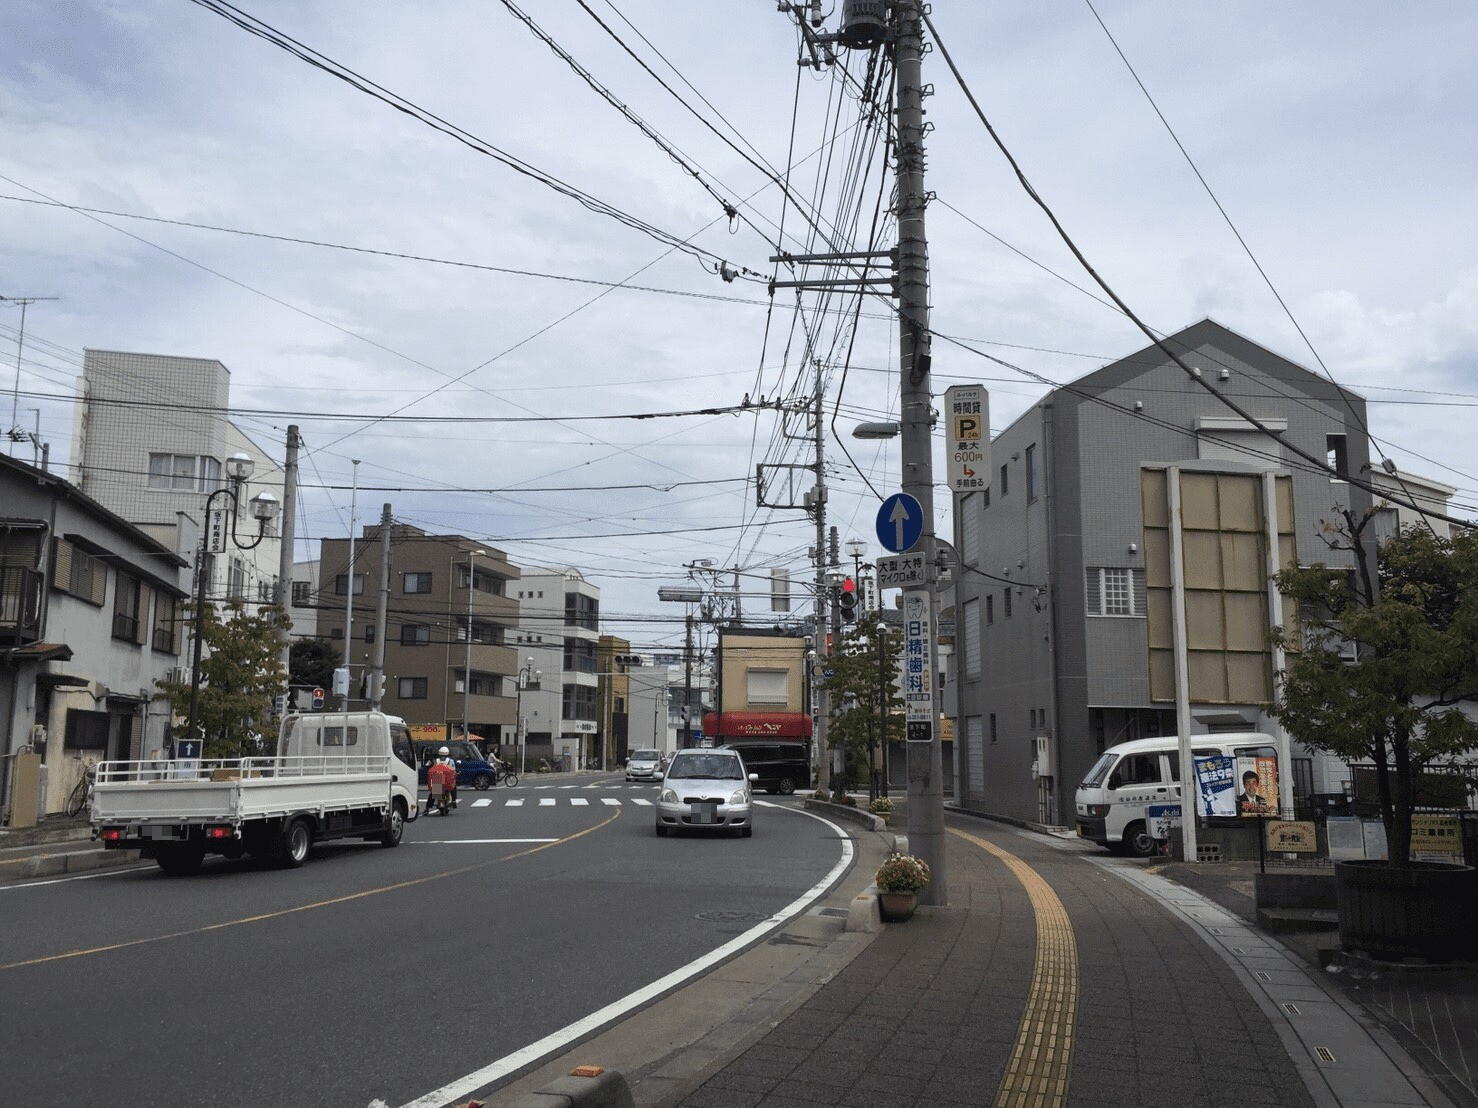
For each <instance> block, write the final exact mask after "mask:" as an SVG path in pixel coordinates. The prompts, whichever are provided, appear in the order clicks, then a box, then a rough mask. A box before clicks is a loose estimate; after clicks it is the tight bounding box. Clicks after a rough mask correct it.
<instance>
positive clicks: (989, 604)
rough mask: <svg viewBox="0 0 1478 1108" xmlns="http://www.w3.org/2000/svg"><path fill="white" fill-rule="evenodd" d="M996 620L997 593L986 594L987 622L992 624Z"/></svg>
mask: <svg viewBox="0 0 1478 1108" xmlns="http://www.w3.org/2000/svg"><path fill="white" fill-rule="evenodd" d="M995 621H996V596H995V593H986V594H985V622H986V623H988V624H990V623H994V622H995Z"/></svg>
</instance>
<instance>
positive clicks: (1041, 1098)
mask: <svg viewBox="0 0 1478 1108" xmlns="http://www.w3.org/2000/svg"><path fill="white" fill-rule="evenodd" d="M950 833H951V834H954V835H958V836H959V837H960V838H962V839H964V840H966V841H967V842H971V843H973V844H975V845H976V846H978V847H980V849H981V850H984V851H986V852H987V853H988V854H991V855H993V856H994V857H996V858H999V859H1000V860H1001V862H1002V863H1004V864H1005V866H1006V868H1007V869H1009V870H1010V871H1011V873H1012V874H1013V875H1014V876H1015V878H1016V879H1017V880H1018V881H1020V882H1021V886H1022V888H1024V889H1025V890H1026V895H1027V898H1028V899H1029V900H1030V901H1031V905H1032V913H1033V914H1034V915H1035V917H1036V921H1037V954H1036V960H1035V962H1034V964H1033V966H1032V983H1031V989H1030V990H1029V992H1028V993H1027V998H1026V1007H1025V1009H1024V1010H1023V1011H1022V1013H1021V1023H1020V1025H1019V1026H1018V1027H1017V1029H1016V1045H1015V1047H1014V1048H1013V1049H1012V1051H1011V1060H1010V1062H1008V1063H1007V1065H1006V1073H1005V1075H1004V1076H1003V1077H1002V1078H1001V1085H1000V1088H998V1089H997V1090H996V1099H995V1108H1060V1106H1062V1105H1064V1104H1066V1103H1067V1084H1068V1075H1069V1073H1070V1072H1071V1069H1072V1062H1073V1027H1074V1024H1075V1023H1076V1021H1077V1016H1078V943H1077V939H1076V938H1075V937H1074V935H1073V925H1072V921H1070V920H1069V919H1068V918H1067V909H1066V908H1064V907H1063V905H1062V901H1061V900H1059V899H1058V897H1057V894H1056V893H1055V892H1053V891H1052V886H1050V885H1048V884H1047V882H1046V881H1044V880H1043V879H1042V876H1041V874H1039V873H1037V871H1036V870H1034V869H1032V868H1031V866H1029V865H1027V864H1026V863H1025V862H1023V861H1022V860H1021V859H1020V858H1018V857H1017V856H1016V855H1014V854H1012V853H1011V852H1010V851H1008V850H1002V849H1001V848H1000V847H998V846H996V845H995V844H994V843H989V842H986V841H985V840H984V839H981V838H977V837H976V836H974V835H970V834H967V833H966V832H964V831H956V830H954V829H953V828H951V829H950Z"/></svg>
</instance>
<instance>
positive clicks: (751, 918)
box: [694, 912, 770, 923]
mask: <svg viewBox="0 0 1478 1108" xmlns="http://www.w3.org/2000/svg"><path fill="white" fill-rule="evenodd" d="M769 918H770V917H769V916H765V915H761V914H760V913H759V912H699V913H698V914H697V915H696V916H695V917H694V919H701V920H707V921H708V922H709V923H759V922H760V920H766V919H769Z"/></svg>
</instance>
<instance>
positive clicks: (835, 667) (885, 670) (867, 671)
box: [826, 612, 904, 765]
mask: <svg viewBox="0 0 1478 1108" xmlns="http://www.w3.org/2000/svg"><path fill="white" fill-rule="evenodd" d="M879 634H881V635H883V636H884V640H883V642H882V644H881V647H880V644H879V642H878V637H877V636H878V635H879ZM902 643H903V637H902V635H900V634H899V633H898V632H897V631H894V630H892V629H891V628H889V627H888V626H887V624H886V623H884V622H883V620H882V618H881V616H880V615H879V614H878V613H876V612H874V613H872V614H870V615H868V616H865V617H864V618H863V620H862V622H861V623H859V624H858V625H857V626H856V627H854V628H853V629H852V630H850V631H848V632H847V633H846V634H844V635H843V636H842V641H841V644H840V649H839V650H838V651H837V652H836V653H835V654H833V655H832V656H831V657H830V658H828V659H827V663H826V664H827V667H828V668H829V669H830V670H831V676H830V677H828V678H827V679H826V690H827V692H828V693H830V694H831V705H832V715H831V719H830V721H829V722H828V723H827V726H826V736H827V742H828V744H829V745H830V746H831V747H832V748H836V747H842V748H844V749H845V750H846V752H847V758H848V760H849V761H852V762H862V763H864V764H867V765H871V759H870V757H869V755H870V752H871V751H872V750H874V749H877V750H884V751H885V750H886V749H887V744H888V743H893V742H902V741H903V737H904V719H903V714H902V711H901V709H902V708H903V698H902V697H900V696H899V695H898V686H897V681H896V679H897V676H898V662H897V659H898V651H899V648H900V647H901V646H902ZM880 652H881V661H880V658H879V654H880Z"/></svg>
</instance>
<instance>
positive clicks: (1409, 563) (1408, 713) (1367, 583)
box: [1275, 509, 1478, 868]
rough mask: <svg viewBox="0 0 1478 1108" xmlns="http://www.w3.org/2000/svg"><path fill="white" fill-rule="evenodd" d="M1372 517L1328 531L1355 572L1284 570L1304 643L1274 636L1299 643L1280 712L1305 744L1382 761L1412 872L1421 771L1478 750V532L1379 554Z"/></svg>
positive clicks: (1400, 542)
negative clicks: (1475, 712) (1371, 535)
mask: <svg viewBox="0 0 1478 1108" xmlns="http://www.w3.org/2000/svg"><path fill="white" fill-rule="evenodd" d="M1372 518H1373V516H1372V515H1371V514H1366V515H1364V516H1361V517H1357V516H1356V515H1355V514H1354V513H1353V512H1351V511H1349V510H1348V509H1347V510H1345V511H1344V512H1343V519H1342V521H1341V522H1340V524H1338V525H1337V526H1333V527H1331V528H1330V530H1329V532H1328V537H1327V538H1326V541H1327V542H1328V544H1329V546H1330V547H1331V549H1334V550H1343V551H1347V552H1348V553H1350V554H1351V555H1352V556H1353V561H1354V566H1353V568H1348V567H1345V568H1335V567H1331V566H1326V565H1322V564H1321V565H1311V566H1301V567H1297V568H1291V569H1287V570H1284V571H1283V572H1282V573H1281V574H1279V575H1278V587H1279V589H1281V590H1282V592H1283V593H1284V594H1285V595H1287V596H1289V597H1290V598H1292V599H1293V600H1294V601H1295V602H1296V603H1297V604H1298V605H1299V614H1300V621H1301V623H1302V628H1303V641H1302V642H1289V641H1287V637H1286V635H1282V634H1278V635H1275V637H1276V638H1278V639H1280V640H1281V641H1283V644H1284V645H1285V646H1287V647H1288V648H1289V650H1290V653H1289V655H1288V658H1289V662H1288V666H1287V672H1286V674H1285V675H1284V679H1283V689H1282V703H1281V704H1280V705H1279V706H1278V708H1277V714H1278V716H1279V718H1280V719H1281V720H1282V721H1283V725H1284V726H1285V727H1286V728H1287V729H1288V731H1289V733H1290V734H1291V735H1293V736H1294V737H1295V738H1297V739H1298V740H1299V741H1301V742H1302V743H1304V744H1305V745H1306V746H1309V747H1311V748H1313V749H1315V750H1322V751H1325V752H1327V753H1331V754H1334V755H1337V756H1338V757H1340V758H1343V759H1344V760H1346V761H1351V762H1354V761H1368V762H1371V763H1373V764H1374V766H1375V779H1376V786H1377V793H1378V797H1379V803H1380V812H1381V821H1382V822H1383V823H1384V824H1385V828H1386V842H1387V844H1388V846H1389V853H1390V860H1391V864H1392V865H1393V866H1396V867H1401V868H1406V867H1408V866H1409V865H1410V863H1411V817H1412V809H1413V808H1414V807H1415V795H1416V794H1415V785H1416V782H1417V780H1418V779H1419V776H1420V774H1421V773H1422V772H1423V771H1424V770H1425V769H1426V768H1427V767H1429V766H1431V765H1434V764H1438V763H1442V762H1447V761H1451V760H1453V759H1456V758H1459V757H1461V756H1462V755H1463V754H1465V753H1467V752H1469V751H1472V750H1474V749H1475V748H1478V722H1475V721H1474V719H1472V718H1470V717H1469V716H1468V715H1466V714H1465V713H1464V712H1463V710H1462V707H1463V705H1464V704H1469V703H1472V702H1474V701H1475V700H1478V533H1475V532H1473V531H1463V532H1460V533H1459V534H1458V535H1457V536H1456V537H1454V538H1451V539H1443V538H1439V537H1437V536H1436V535H1434V534H1433V533H1432V532H1431V530H1430V529H1428V528H1426V527H1409V528H1407V529H1406V530H1404V531H1402V532H1401V533H1400V534H1399V535H1397V536H1396V537H1395V538H1393V539H1391V540H1389V541H1388V542H1387V543H1386V544H1385V545H1384V546H1383V547H1381V549H1380V551H1379V554H1378V556H1376V555H1375V554H1373V553H1372V551H1371V546H1370V544H1369V543H1368V542H1367V541H1365V536H1364V532H1365V530H1366V528H1367V527H1368V526H1369V524H1370V522H1371V519H1372ZM1372 562H1373V563H1374V565H1372ZM1351 646H1353V648H1354V657H1353V660H1352V659H1351V657H1350V648H1351ZM1294 651H1297V652H1296V653H1294Z"/></svg>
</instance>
